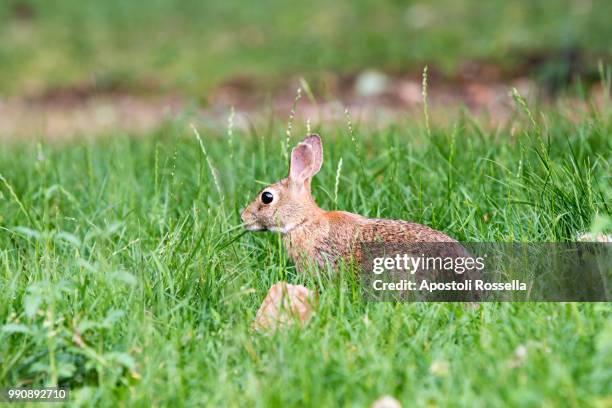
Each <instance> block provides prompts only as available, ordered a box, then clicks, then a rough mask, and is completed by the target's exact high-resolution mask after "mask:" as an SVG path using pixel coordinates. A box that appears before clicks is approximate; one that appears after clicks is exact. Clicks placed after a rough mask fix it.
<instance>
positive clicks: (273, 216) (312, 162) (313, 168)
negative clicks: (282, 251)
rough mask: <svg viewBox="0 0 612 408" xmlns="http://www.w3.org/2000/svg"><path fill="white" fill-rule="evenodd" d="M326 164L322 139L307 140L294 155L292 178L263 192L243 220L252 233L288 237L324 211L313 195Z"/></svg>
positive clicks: (290, 171)
mask: <svg viewBox="0 0 612 408" xmlns="http://www.w3.org/2000/svg"><path fill="white" fill-rule="evenodd" d="M322 163H323V146H322V144H321V138H320V137H319V136H318V135H310V136H307V137H306V138H305V139H304V140H302V141H301V142H300V143H298V144H297V146H295V147H294V148H293V150H292V151H291V163H290V165H289V175H288V176H287V177H286V178H284V179H282V180H280V181H278V182H276V183H274V184H271V185H269V186H267V187H266V188H264V189H263V190H261V191H260V192H259V194H258V195H257V197H255V199H254V200H253V201H252V202H251V203H250V204H249V205H248V206H247V207H246V208H245V209H244V210H243V211H242V214H241V215H240V217H241V218H242V221H243V222H244V223H245V226H246V228H247V229H248V230H250V231H265V230H268V231H277V232H282V233H288V232H290V231H291V230H292V229H293V228H295V227H297V226H299V225H301V224H304V223H305V222H307V221H310V220H313V219H314V218H315V217H316V216H317V214H318V212H319V211H320V209H319V208H318V207H317V205H316V203H315V202H314V200H313V198H312V195H311V194H310V181H311V179H312V177H313V176H314V175H315V174H317V173H318V172H319V170H320V169H321V164H322Z"/></svg>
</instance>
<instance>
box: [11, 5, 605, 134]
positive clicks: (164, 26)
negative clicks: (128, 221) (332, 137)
mask: <svg viewBox="0 0 612 408" xmlns="http://www.w3.org/2000/svg"><path fill="white" fill-rule="evenodd" d="M611 15H612V2H611V1H609V0H531V1H524V2H523V1H520V2H519V1H505V0H490V1H486V2H483V1H477V0H436V1H406V2H404V1H392V0H376V1H370V0H352V1H334V2H328V1H320V0H313V1H309V2H288V1H281V0H260V1H257V2H254V3H253V2H245V1H235V0H208V1H199V0H182V1H172V0H147V1H144V0H142V1H137V0H134V1H120V0H105V1H82V0H55V1H46V0H2V1H1V2H0V66H1V67H2V69H1V70H0V132H1V134H2V136H7V135H24V134H32V133H38V134H45V135H49V136H57V137H61V136H62V135H65V134H69V133H75V132H77V133H78V132H91V131H94V130H96V129H97V128H108V127H109V126H111V127H112V126H121V127H126V128H128V129H130V130H145V129H148V128H150V127H152V126H156V125H157V124H158V123H159V122H160V121H161V120H163V119H164V118H167V117H168V116H169V115H170V116H171V115H175V114H176V113H177V112H184V111H185V110H186V109H187V110H192V111H196V112H203V114H210V115H211V116H212V117H215V116H216V112H218V113H221V112H223V114H224V115H227V112H228V110H229V109H230V107H235V108H236V109H237V110H243V111H246V112H252V111H256V110H260V109H261V107H270V109H272V110H278V111H279V112H282V113H283V114H285V113H286V112H287V111H288V110H289V109H290V107H291V105H292V102H293V100H294V98H295V95H296V89H297V87H298V86H301V87H302V89H303V90H304V95H305V96H306V97H307V98H304V100H305V101H306V103H313V104H314V103H316V105H317V107H318V109H319V110H318V111H317V112H318V114H321V111H320V108H321V106H324V107H325V106H326V104H330V103H331V104H333V103H336V102H337V103H339V104H341V105H342V106H351V107H364V109H365V110H368V108H370V107H375V108H376V109H383V108H384V109H386V111H387V112H391V113H393V112H397V111H400V112H405V111H408V110H410V109H411V108H414V107H417V108H418V106H419V104H421V103H422V95H421V82H422V72H423V68H424V66H425V65H427V66H428V80H429V92H430V100H431V103H432V105H433V106H434V108H435V107H436V106H441V107H448V106H466V107H467V108H468V109H470V110H473V111H476V112H479V111H482V112H486V113H487V114H488V115H489V116H490V117H492V118H493V119H496V118H503V117H504V112H505V110H504V109H505V107H506V105H507V104H508V97H507V95H508V90H509V89H510V87H516V88H517V89H519V91H520V92H521V93H522V94H525V95H532V96H533V95H535V96H534V97H537V98H538V99H539V100H542V101H546V100H551V99H556V98H559V97H568V96H569V97H584V95H585V94H592V93H594V95H595V99H597V93H598V92H599V90H598V87H599V84H600V77H601V72H600V71H601V66H605V64H608V63H609V62H610V56H611V55H612V24H610V16H611ZM534 90H535V91H537V92H534ZM330 106H335V105H330ZM305 109H307V108H305ZM330 111H331V109H330ZM307 114H308V111H307Z"/></svg>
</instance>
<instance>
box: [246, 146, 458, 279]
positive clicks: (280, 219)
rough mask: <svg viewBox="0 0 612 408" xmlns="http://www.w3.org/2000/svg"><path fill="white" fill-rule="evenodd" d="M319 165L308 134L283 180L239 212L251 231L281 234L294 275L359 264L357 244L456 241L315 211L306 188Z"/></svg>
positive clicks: (402, 225) (405, 226)
mask: <svg viewBox="0 0 612 408" xmlns="http://www.w3.org/2000/svg"><path fill="white" fill-rule="evenodd" d="M322 164H323V145H322V142H321V138H320V137H319V136H318V135H309V136H307V137H306V138H305V139H304V140H302V141H301V142H299V143H298V144H297V145H296V146H295V147H294V148H293V150H292V151H291V162H290V166H289V174H288V175H287V177H286V178H284V179H282V180H280V181H278V182H276V183H274V184H271V185H269V186H267V187H266V188H264V189H263V190H261V191H260V192H259V194H258V195H257V197H256V198H255V199H254V200H253V201H252V202H251V203H250V204H249V205H248V206H247V207H246V208H245V209H244V210H243V211H242V213H241V218H242V221H243V222H244V225H245V227H246V228H247V229H248V230H249V231H275V232H280V233H281V234H282V235H283V237H282V238H283V243H284V246H285V248H286V250H287V251H288V253H289V256H290V257H291V259H292V260H293V262H294V263H295V265H296V268H297V269H298V271H302V270H305V269H306V267H307V266H308V264H309V263H311V262H313V263H314V264H315V266H318V267H321V268H323V267H325V265H327V264H332V265H337V264H338V262H339V261H342V260H344V261H347V260H349V259H351V258H352V259H355V260H357V261H359V260H360V259H361V257H362V254H361V245H360V244H361V243H367V242H382V243H393V244H398V243H421V242H422V243H431V242H449V243H457V241H456V240H454V239H453V238H451V237H449V236H448V235H446V234H444V233H442V232H440V231H436V230H434V229H432V228H429V227H427V226H425V225H421V224H416V223H412V222H408V221H402V220H388V219H377V218H366V217H363V216H361V215H358V214H352V213H349V212H345V211H326V210H324V209H321V208H319V206H317V204H316V203H315V201H314V199H313V197H312V195H311V189H310V186H311V181H312V178H313V177H314V176H315V175H316V174H317V173H318V172H319V170H320V169H321V165H322ZM457 245H459V244H457Z"/></svg>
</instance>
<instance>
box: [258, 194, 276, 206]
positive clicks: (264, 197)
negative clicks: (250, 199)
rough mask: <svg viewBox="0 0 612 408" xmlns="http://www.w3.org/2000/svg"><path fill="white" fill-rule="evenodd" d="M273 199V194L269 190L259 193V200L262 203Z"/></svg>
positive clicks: (268, 202) (267, 202)
mask: <svg viewBox="0 0 612 408" xmlns="http://www.w3.org/2000/svg"><path fill="white" fill-rule="evenodd" d="M272 200H274V196H273V195H272V193H271V192H269V191H264V192H263V193H261V202H262V203H264V204H270V203H271V202H272Z"/></svg>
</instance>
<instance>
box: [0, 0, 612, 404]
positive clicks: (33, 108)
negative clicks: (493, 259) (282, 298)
mask: <svg viewBox="0 0 612 408" xmlns="http://www.w3.org/2000/svg"><path fill="white" fill-rule="evenodd" d="M610 15H612V2H610V1H608V0H559V1H550V0H533V1H530V2H528V3H527V2H512V1H505V0H491V1H488V2H482V1H476V0H437V1H430V2H419V1H410V2H397V1H394V0H379V1H371V0H353V1H335V2H327V1H322V0H315V1H311V2H305V3H296V2H286V1H280V0H261V1H259V2H256V3H253V4H246V3H245V2H243V1H239V0H225V1H213V0H210V1H199V0H182V1H180V2H177V1H174V0H147V1H144V0H140V1H136V0H135V1H130V2H126V1H119V0H107V1H98V2H83V1H78V0H56V1H53V2H49V1H45V0H6V1H2V2H0V66H1V67H2V69H1V70H0V125H5V124H7V123H9V124H10V123H13V126H4V127H3V126H0V141H1V143H0V389H1V388H4V387H15V386H20V387H41V386H58V385H59V386H63V387H68V388H69V389H70V390H71V391H70V392H71V394H70V401H69V402H68V403H67V404H66V405H68V406H102V407H105V406H108V407H116V406H120V407H131V406H137V407H139V406H142V407H149V406H160V407H161V406H213V407H215V406H220V407H224V406H230V407H233V406H236V407H237V406H257V407H268V406H271V407H290V406H312V407H325V406H333V407H337V406H347V407H368V406H371V404H372V402H373V401H375V400H376V399H378V398H379V397H381V396H382V395H390V396H393V397H394V398H396V399H398V400H399V401H401V402H402V404H403V406H404V407H414V406H416V407H438V406H440V407H446V406H450V407H505V406H521V407H542V406H545V407H565V406H567V407H583V406H588V407H610V406H612V368H611V367H612V316H611V315H612V306H611V305H610V303H609V302H608V303H501V302H500V303H483V304H481V305H478V306H476V305H473V304H461V303H391V302H387V303H383V302H372V301H367V300H366V299H364V296H363V293H362V291H361V289H362V288H361V287H360V285H359V280H358V279H357V276H355V274H354V271H351V270H344V269H343V270H341V271H339V272H334V271H329V270H321V271H319V273H317V274H306V275H302V274H298V273H297V272H296V270H295V266H294V265H293V263H292V262H291V261H290V260H289V259H288V257H287V254H286V252H285V250H284V249H283V247H282V243H281V238H280V236H279V235H277V234H273V233H246V232H245V231H244V229H243V226H242V225H241V221H240V217H239V212H240V209H241V208H243V207H244V206H245V205H246V204H247V203H248V202H249V201H251V200H252V199H253V198H254V196H255V194H257V193H258V192H259V191H260V190H261V188H262V187H263V186H265V185H266V184H268V183H271V182H274V181H276V180H278V179H280V178H282V177H284V176H285V175H286V174H287V165H288V154H289V151H290V149H291V147H292V145H293V144H295V143H296V142H297V141H299V140H300V139H302V137H303V136H305V135H306V134H307V133H309V131H312V132H316V133H318V134H320V135H321V137H322V138H323V143H324V158H325V159H324V164H323V167H322V170H321V172H320V173H319V174H318V175H317V176H316V178H315V179H314V181H313V194H314V197H315V198H316V200H317V202H318V204H319V205H320V206H321V207H323V208H325V209H342V210H347V211H351V212H356V213H360V214H363V215H366V216H369V217H382V218H395V219H406V220H412V221H415V222H419V223H423V224H426V225H429V226H431V227H433V228H435V229H438V230H441V231H443V232H445V233H447V234H448V235H450V236H452V237H454V238H456V239H458V240H460V241H469V242H567V241H575V240H576V239H578V237H579V236H582V235H584V234H585V233H592V234H600V233H604V234H610V233H611V232H612V216H611V207H612V171H611V164H612V158H611V152H612V138H611V137H610V134H611V133H612V120H611V119H612V102H611V100H610V89H611V84H612V74H611V71H610V69H609V68H605V67H606V66H609V64H610V63H611V62H612V60H611V59H610V55H612V49H611V48H610V44H611V43H610V41H609V40H610V38H612V25H611V24H610V22H609V20H610V19H609V16H610ZM424 66H429V72H430V74H431V78H433V79H435V80H439V82H435V83H433V85H434V86H433V87H431V88H430V91H431V95H430V96H431V101H432V104H431V106H430V105H429V104H428V103H427V94H426V93H425V94H424V95H423V94H422V91H423V88H421V89H419V86H418V85H420V84H421V82H420V80H421V78H420V76H421V72H423V67H424ZM368 71H374V73H375V75H374V77H375V78H374V79H375V80H374V82H376V77H378V78H379V79H380V78H381V77H382V78H383V82H384V80H387V85H386V88H387V89H386V90H383V92H382V93H379V94H377V95H375V96H372V95H370V96H366V98H365V99H367V100H366V101H365V104H363V105H361V106H362V108H363V107H364V106H365V107H371V108H372V109H371V111H369V112H367V113H369V115H365V117H366V119H365V120H360V119H359V117H360V116H359V115H358V114H355V115H354V118H353V119H350V115H348V116H347V117H346V120H337V118H336V119H329V120H327V119H321V118H324V117H326V116H325V115H323V114H321V115H319V120H316V118H315V120H314V121H313V123H312V124H310V123H309V124H308V125H307V124H306V122H305V121H304V118H305V117H308V116H309V115H311V114H312V113H313V112H316V113H317V114H320V113H321V112H323V113H325V110H326V109H328V110H329V106H332V105H333V106H341V107H344V106H359V105H360V102H364V101H363V100H360V99H359V98H361V97H362V96H363V95H360V92H359V89H358V88H359V86H357V85H358V83H359V80H358V79H359V78H360V77H361V78H363V75H362V74H363V73H367V72H368ZM370 73H371V72H370ZM366 77H367V75H366ZM371 77H372V76H371V75H370V78H371ZM402 81H405V82H409V85H413V86H412V88H411V89H412V94H411V95H410V98H409V100H410V102H409V103H407V102H405V101H404V102H398V101H399V99H398V98H397V92H395V91H397V89H390V88H399V87H398V86H396V85H397V84H401V83H404V82H402ZM521 83H522V84H523V85H524V84H527V85H529V86H525V87H521ZM298 84H300V85H301V86H304V85H305V84H306V85H308V87H307V88H304V89H303V90H304V94H303V98H302V99H301V101H299V103H297V109H298V113H297V115H296V116H295V118H293V119H289V120H288V119H287V118H286V117H282V118H279V115H278V112H280V111H282V110H283V109H285V108H287V107H286V106H284V105H283V104H285V105H286V104H287V101H288V102H289V103H288V104H289V105H290V103H291V100H292V94H293V92H294V91H295V89H296V87H297V86H298ZM404 84H405V83H404ZM415 84H416V90H415ZM430 85H432V84H430ZM512 86H516V87H517V88H519V89H524V88H529V89H530V90H531V89H532V88H533V90H534V92H533V93H530V94H529V95H525V98H526V99H527V100H526V99H524V98H523V97H522V96H521V95H519V91H515V92H514V94H511V93H509V92H507V91H510V88H511V87H512ZM468 88H469V89H468ZM228 89H229V93H231V92H232V91H236V94H235V95H233V97H234V98H235V99H234V101H237V103H236V104H235V106H234V108H235V112H236V117H235V119H236V120H235V121H231V120H228V118H227V117H228V116H232V114H230V112H234V109H233V108H232V105H233V104H234V102H228V101H230V100H231V99H227V98H225V99H224V95H225V94H224V92H226V93H227V92H228ZM447 91H448V93H452V96H453V98H452V99H451V100H452V101H454V102H448V101H449V100H448V99H444V95H447V93H445V92H447ZM394 92H395V97H396V98H395V99H394V100H393V101H392V102H391V103H389V104H388V105H387V106H386V108H385V109H387V110H384V109H381V110H380V111H377V110H375V109H374V108H376V107H378V103H379V102H381V101H384V100H385V98H387V99H389V98H390V95H391V94H393V93H394ZM436 92H438V94H437V95H435V93H436ZM415 93H416V98H414V94H415ZM468 94H469V95H471V97H472V99H470V100H473V99H474V98H473V96H474V95H476V96H482V95H484V97H483V98H481V99H482V100H484V102H482V101H481V102H478V103H475V104H472V105H471V106H470V104H469V103H468V102H467V101H468V99H464V98H465V97H466V95H468ZM508 94H510V95H513V97H512V96H508ZM279 95H280V98H278V99H275V97H277V96H279ZM287 95H288V97H287ZM313 95H315V96H316V98H315V97H313ZM440 95H442V96H440ZM391 96H393V95H391ZM156 98H158V99H156ZM164 98H166V99H164ZM368 98H370V99H368ZM377 98H379V99H377ZM504 98H505V99H504ZM126 99H127V100H128V102H129V101H132V103H134V101H137V102H138V103H140V104H141V105H138V106H141V107H142V106H144V107H147V106H149V107H150V108H151V106H152V108H151V109H148V110H147V109H141V110H139V109H136V108H134V107H133V106H132V105H130V104H129V103H127V104H123V103H122V102H123V101H124V100H126ZM242 99H244V100H248V101H249V103H250V105H249V103H244V104H242V103H240V102H242ZM476 99H477V98H476ZM502 99H503V100H502ZM506 99H507V100H508V102H509V103H508V104H506V102H505V101H506ZM159 100H161V102H159ZM279 101H280V102H279ZM500 101H501V102H500ZM296 102H297V99H296ZM173 103H174V105H173V106H172V108H176V111H172V110H171V109H169V110H166V104H169V105H170V104H173ZM300 103H301V104H304V103H308V104H310V105H309V106H310V108H313V107H314V109H311V110H310V111H308V112H309V113H303V111H300V109H304V105H300ZM275 104H276V105H275ZM243 105H244V106H243ZM281 105H282V106H281ZM506 105H509V106H506ZM130 106H132V108H131V109H130ZM279 106H281V108H279ZM491 106H493V107H495V108H497V107H500V106H501V107H502V110H503V112H502V114H501V115H497V116H496V114H494V113H499V112H494V113H491V116H490V117H489V118H488V119H491V120H487V114H488V112H487V108H490V107H491ZM253 107H254V108H253ZM474 108H475V109H474ZM79 109H84V110H85V111H86V112H93V113H92V114H91V115H90V116H87V115H86V114H83V110H79ZM113 109H115V111H118V112H121V113H123V114H125V117H126V122H128V124H129V123H132V122H138V121H139V119H142V116H147V115H149V116H155V118H154V120H152V121H151V123H152V124H153V125H154V126H151V127H146V128H145V129H146V130H145V131H143V132H136V131H132V130H130V129H131V128H129V127H128V126H125V127H122V125H121V124H122V123H123V122H121V121H118V122H116V124H118V125H116V126H115V127H113V128H111V127H104V126H100V127H99V128H97V127H96V124H99V123H106V122H104V119H105V118H106V117H108V116H112V114H113V112H115V111H113ZM250 109H251V110H250ZM368 109H369V108H368ZM470 109H472V111H470ZM142 111H145V113H146V115H145V114H143V113H142ZM109 112H110V113H109ZM139 112H140V113H141V114H140V115H138V113H139ZM340 112H341V110H340ZM349 113H350V112H349ZM379 113H380V117H378V116H377V115H378V114H379ZM387 114H388V115H387ZM292 115H293V114H292ZM158 116H160V117H158ZM340 116H342V114H340ZM368 117H369V119H370V120H368V119H367V118H368ZM99 118H101V120H100V121H97V120H95V119H99ZM313 118H314V116H313ZM390 118H391V119H390ZM378 119H380V121H379V120H378ZM58 121H59V122H61V123H60V124H66V123H68V125H70V124H71V123H70V122H72V121H74V122H80V123H81V124H82V123H85V124H86V125H89V128H88V127H87V126H86V127H83V126H66V127H62V126H59V127H57V126H55V127H54V126H47V125H49V123H51V124H53V123H57V122H58ZM288 122H289V123H290V124H291V125H290V126H289V125H288ZM29 123H33V124H34V125H33V126H32V127H30V128H27V129H26V130H25V131H23V132H21V133H19V132H16V131H15V132H14V133H15V134H10V133H11V132H13V131H14V130H15V129H17V130H19V129H18V128H20V127H21V125H22V124H29ZM219 123H223V124H225V123H228V125H227V127H224V126H219ZM39 125H40V126H39ZM192 125H193V127H195V129H197V131H198V132H199V135H200V137H199V138H198V137H196V134H195V132H194V129H193V128H192ZM310 127H312V129H307V128H310ZM58 128H59V129H70V130H71V132H76V134H72V133H71V132H68V131H66V133H67V134H65V135H56V134H51V133H52V132H50V131H48V130H49V129H55V130H56V133H57V129H58ZM30 129H33V130H30ZM83 129H85V131H84V130H83ZM28 132H30V133H31V134H30V133H28ZM68 133H71V134H68ZM281 280H285V281H288V282H290V283H294V284H302V285H305V286H306V287H307V288H309V289H310V290H312V291H314V292H316V293H317V294H318V304H317V305H316V307H315V311H314V316H313V317H312V319H311V320H310V321H309V322H308V323H307V324H306V325H305V326H304V327H302V328H301V327H298V326H295V325H294V326H292V327H287V328H284V329H282V330H279V331H277V332H274V333H267V334H266V333H259V332H255V331H253V330H252V329H251V323H252V321H253V318H254V317H255V314H256V311H257V309H258V307H259V306H260V304H261V302H262V300H263V299H264V297H265V296H266V293H267V291H268V289H269V288H270V286H271V285H273V284H274V283H276V282H278V281H281ZM32 405H33V404H32Z"/></svg>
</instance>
